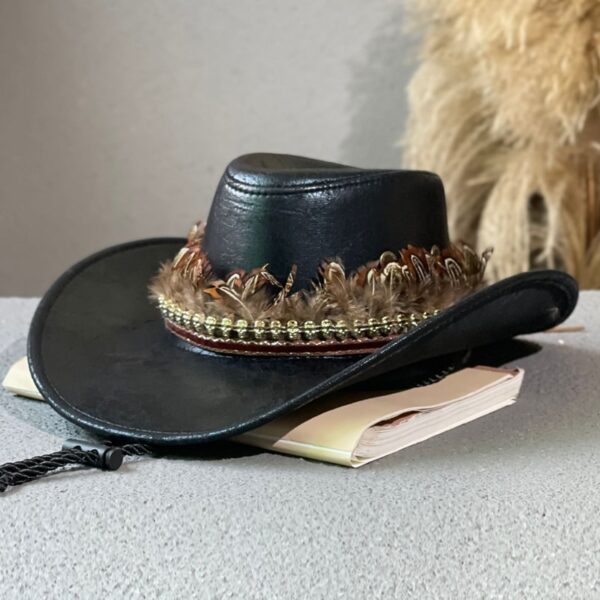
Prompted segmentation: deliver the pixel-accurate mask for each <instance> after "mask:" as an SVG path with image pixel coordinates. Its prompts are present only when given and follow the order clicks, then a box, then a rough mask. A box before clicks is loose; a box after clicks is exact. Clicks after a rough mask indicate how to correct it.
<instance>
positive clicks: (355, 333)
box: [350, 319, 365, 338]
mask: <svg viewBox="0 0 600 600" xmlns="http://www.w3.org/2000/svg"><path fill="white" fill-rule="evenodd" d="M364 326H365V324H364V323H363V322H362V321H361V320H360V319H354V321H352V331H350V335H351V336H352V337H354V338H361V337H362V336H363V333H364V332H363V329H364Z"/></svg>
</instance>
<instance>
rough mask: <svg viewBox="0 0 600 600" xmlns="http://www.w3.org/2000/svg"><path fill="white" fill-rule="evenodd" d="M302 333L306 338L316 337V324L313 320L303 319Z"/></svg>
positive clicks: (312, 338)
mask: <svg viewBox="0 0 600 600" xmlns="http://www.w3.org/2000/svg"><path fill="white" fill-rule="evenodd" d="M302 335H303V336H304V339H306V340H314V339H315V338H316V337H317V326H316V324H315V322H314V321H305V322H304V323H303V325H302Z"/></svg>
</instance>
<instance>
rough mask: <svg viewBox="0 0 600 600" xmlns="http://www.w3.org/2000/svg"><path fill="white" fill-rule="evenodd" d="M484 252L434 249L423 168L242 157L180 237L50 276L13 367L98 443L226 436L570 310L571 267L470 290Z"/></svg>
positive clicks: (103, 255)
mask: <svg viewBox="0 0 600 600" xmlns="http://www.w3.org/2000/svg"><path fill="white" fill-rule="evenodd" d="M489 259H490V252H489V251H486V252H484V253H482V254H477V253H475V252H474V251H473V250H472V249H470V248H469V247H468V246H466V245H464V244H460V243H451V242H450V240H449V236H448V226H447V218H446V209H445V199H444V190H443V186H442V183H441V181H440V179H439V178H438V177H437V176H436V175H434V174H432V173H428V172H421V171H400V170H372V169H358V168H353V167H348V166H344V165H338V164H333V163H327V162H322V161H318V160H313V159H308V158H301V157H296V156H288V155H275V154H252V155H247V156H242V157H240V158H238V159H236V160H234V161H233V162H232V163H231V164H230V165H229V166H228V167H227V169H226V171H225V174H224V175H223V177H222V178H221V180H220V183H219V185H218V188H217V191H216V194H215V197H214V200H213V203H212V207H211V210H210V214H209V216H208V219H207V222H206V226H205V227H204V226H202V225H196V226H194V227H193V228H192V231H191V232H190V235H189V236H188V238H187V239H179V238H155V239H146V240H141V241H134V242H129V243H125V244H121V245H119V246H114V247H111V248H108V249H106V250H103V251H101V252H99V253H97V254H94V255H93V256H90V257H89V258H86V259H85V260H83V261H81V262H79V263H78V264H76V265H75V266H73V267H71V268H70V269H69V270H68V271H67V272H66V273H64V274H63V275H62V276H61V277H60V278H59V279H58V281H56V283H54V284H53V285H52V287H51V288H50V290H49V291H48V292H47V293H46V295H45V296H44V298H43V299H42V301H41V303H40V305H39V307H38V309H37V312H36V314H35V316H34V319H33V322H32V325H31V330H30V335H29V343H28V357H29V363H30V368H31V372H32V375H33V378H34V380H35V382H36V384H37V387H38V388H39V390H40V391H41V393H42V394H43V395H44V396H45V398H46V399H47V400H48V402H49V403H50V404H51V405H52V406H53V407H54V408H55V409H56V410H57V411H58V412H59V413H60V414H61V415H63V416H64V417H65V418H67V419H69V420H70V421H73V422H75V423H77V424H78V425H80V426H82V427H84V428H86V429H88V430H90V431H92V432H94V433H96V434H99V435H101V436H103V437H110V438H119V439H125V440H129V441H144V442H148V443H152V444H195V443H200V442H206V441H210V440H216V439H219V438H225V437H230V436H233V435H235V434H239V433H241V432H243V431H245V430H248V429H251V428H254V427H257V426H259V425H261V424H263V423H265V422H267V421H269V420H271V419H273V418H275V417H277V416H278V415H280V414H282V413H284V412H287V411H291V410H293V409H295V408H297V407H299V406H301V405H303V404H306V403H308V402H312V401H315V400H318V399H319V398H320V397H322V396H323V395H325V394H327V393H329V392H331V391H333V390H338V389H341V388H343V387H347V386H350V385H354V384H357V383H359V382H365V381H370V380H373V379H377V381H378V384H379V385H385V381H386V378H388V379H389V381H394V380H397V375H398V373H404V374H406V373H410V372H411V371H412V370H419V369H421V370H422V368H423V365H424V364H427V361H428V360H431V359H435V358H436V357H438V358H439V357H441V358H442V360H443V357H444V356H450V355H452V354H455V353H457V352H461V351H465V350H468V349H470V348H475V347H478V346H481V345H484V344H485V345H489V344H492V343H496V342H500V341H502V340H505V339H507V338H511V337H513V336H515V335H519V334H524V333H530V332H534V331H539V330H543V329H547V328H549V327H553V326H555V325H557V324H558V323H560V322H562V321H563V320H564V319H565V318H566V317H567V316H568V315H569V314H570V313H571V311H572V310H573V308H574V306H575V304H576V301H577V285H576V283H575V281H574V280H573V279H572V278H571V277H570V276H568V275H566V274H564V273H561V272H558V271H538V272H529V273H523V274H520V275H516V276H514V277H511V278H509V279H505V280H503V281H500V282H499V283H496V284H494V285H491V286H485V285H484V283H483V280H484V271H485V265H486V263H487V261H488V260H489Z"/></svg>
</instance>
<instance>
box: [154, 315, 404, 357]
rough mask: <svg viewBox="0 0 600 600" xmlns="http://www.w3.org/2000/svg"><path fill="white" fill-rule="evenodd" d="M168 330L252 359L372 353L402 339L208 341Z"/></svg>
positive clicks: (207, 346)
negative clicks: (254, 357)
mask: <svg viewBox="0 0 600 600" xmlns="http://www.w3.org/2000/svg"><path fill="white" fill-rule="evenodd" d="M165 326H166V328H167V329H168V330H169V331H170V332H171V333H174V334H175V335H176V336H178V337H180V338H181V339H183V340H185V341H186V342H188V343H190V344H193V345H194V346H198V347H199V348H204V349H206V350H210V351H212V352H219V353H221V354H244V355H248V356H347V355H355V354H369V353H371V352H373V351H374V350H377V348H380V347H381V346H384V345H385V344H387V343H389V342H391V341H392V340H393V339H395V338H396V337H398V336H386V337H383V336H382V337H378V338H376V339H371V338H362V339H351V338H350V339H347V340H331V341H328V340H311V341H298V342H288V341H277V342H267V341H266V342H256V341H246V340H235V339H220V338H208V337H204V336H201V335H199V334H197V333H196V332H194V331H190V330H189V329H185V328H184V327H181V326H180V325H177V324H175V323H173V322H172V321H169V320H165Z"/></svg>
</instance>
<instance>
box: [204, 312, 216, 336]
mask: <svg viewBox="0 0 600 600" xmlns="http://www.w3.org/2000/svg"><path fill="white" fill-rule="evenodd" d="M216 325H217V319H216V317H212V316H211V317H206V319H205V321H204V327H206V333H208V335H213V334H214V333H215V327H216Z"/></svg>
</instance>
